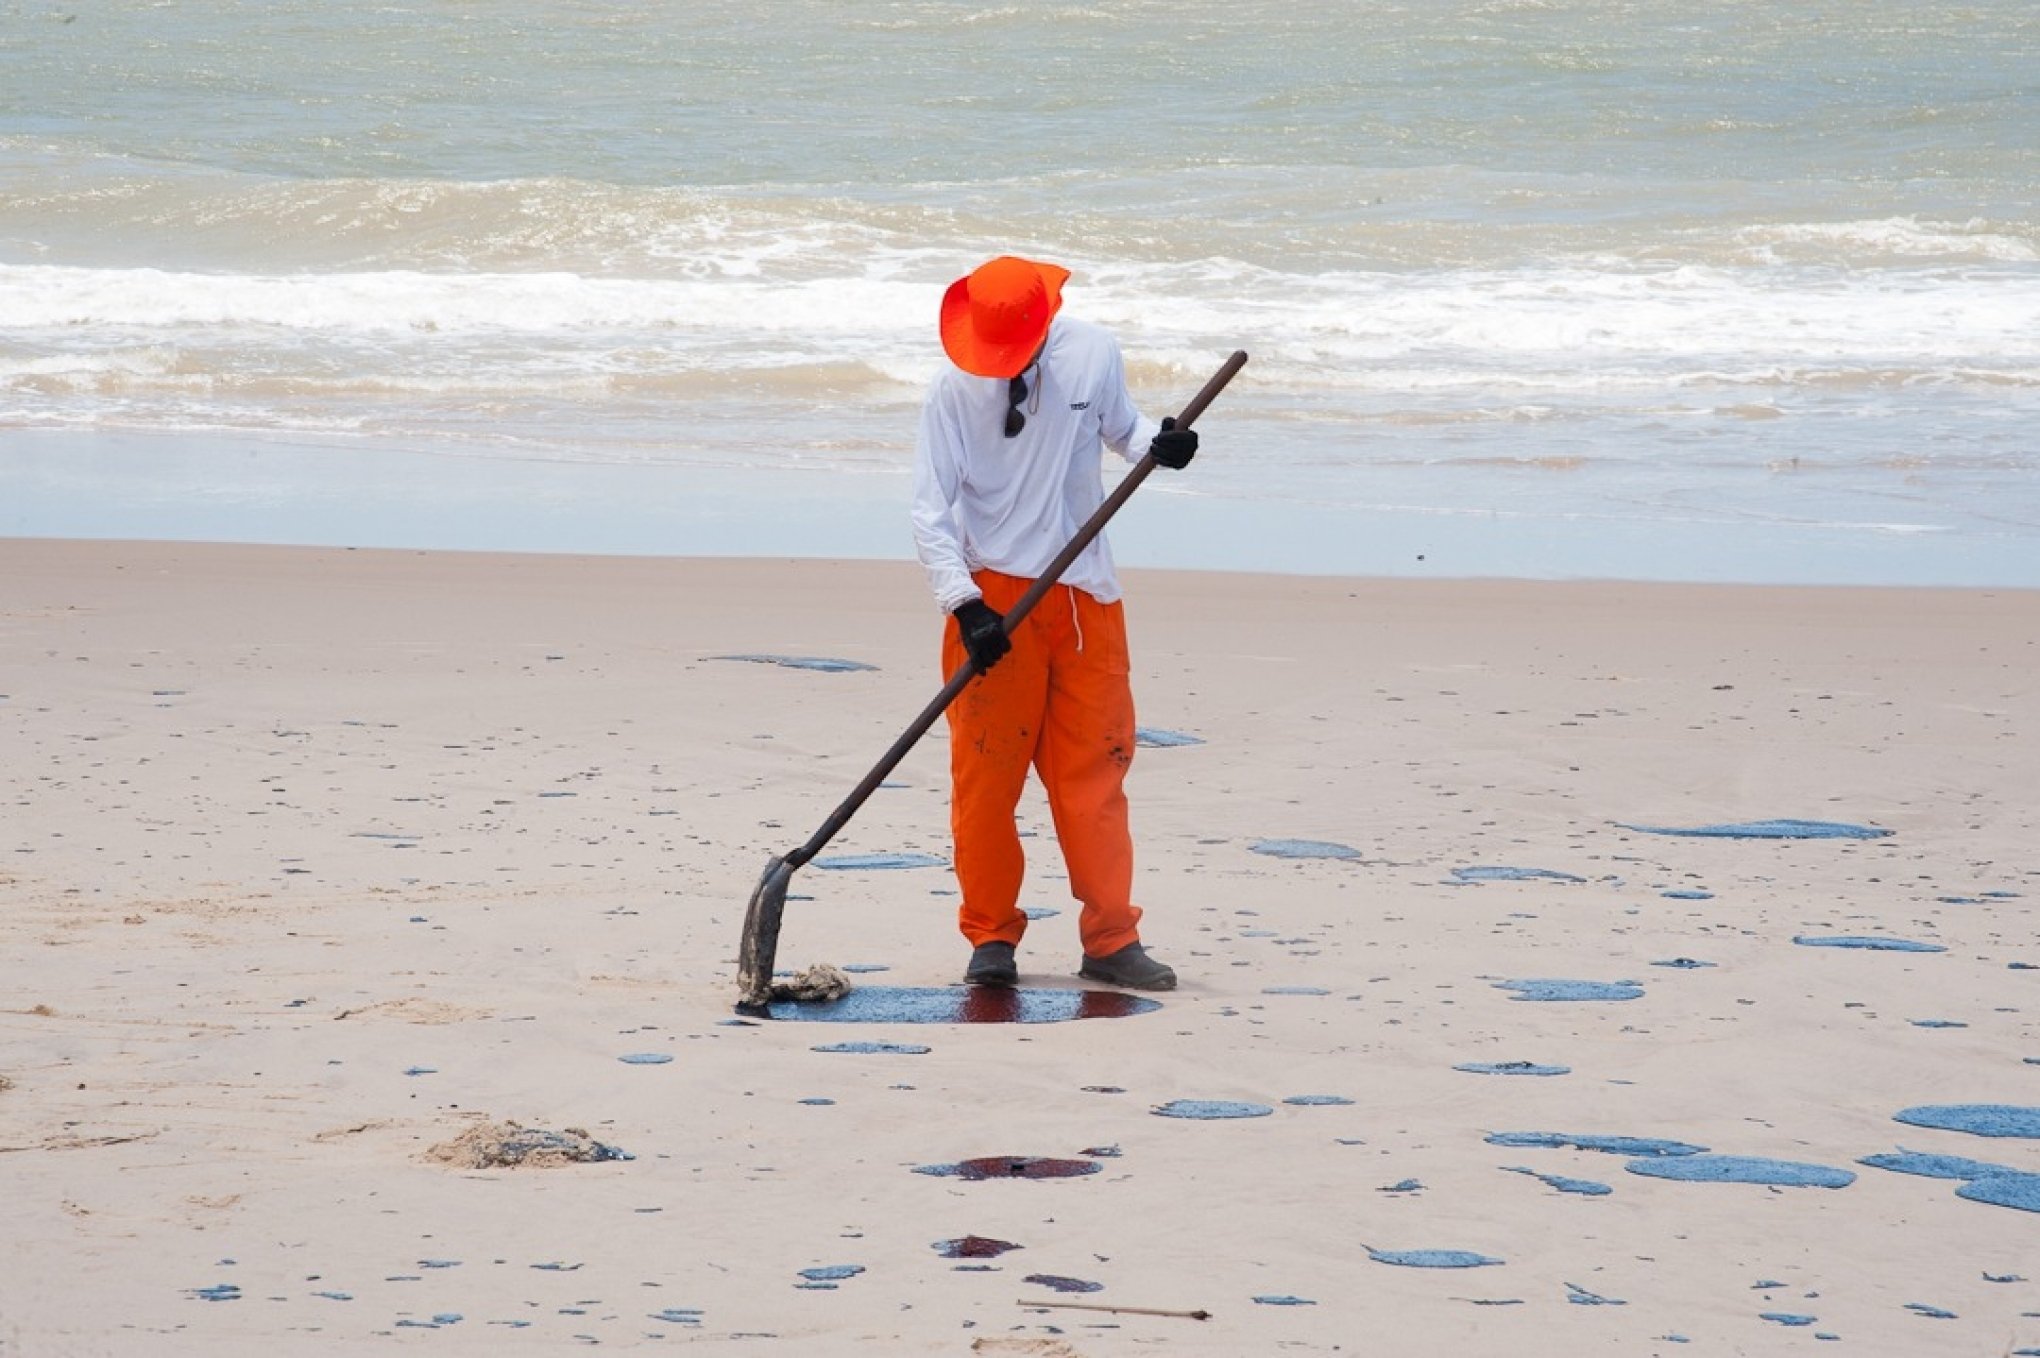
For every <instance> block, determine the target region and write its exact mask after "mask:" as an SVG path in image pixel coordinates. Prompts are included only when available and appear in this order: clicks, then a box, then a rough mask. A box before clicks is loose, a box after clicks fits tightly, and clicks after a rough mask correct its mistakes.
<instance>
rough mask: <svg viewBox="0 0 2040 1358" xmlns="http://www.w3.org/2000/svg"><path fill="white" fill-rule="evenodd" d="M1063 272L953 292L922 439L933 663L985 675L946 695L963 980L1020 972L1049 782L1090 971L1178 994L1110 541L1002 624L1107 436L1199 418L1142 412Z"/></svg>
mask: <svg viewBox="0 0 2040 1358" xmlns="http://www.w3.org/2000/svg"><path fill="white" fill-rule="evenodd" d="M1069 276H1070V274H1069V270H1067V269H1063V268H1059V267H1058V266H1056V265H1053V264H1043V263H1038V262H1035V261H1033V260H1026V259H1016V258H1013V257H1011V256H1002V257H1000V258H998V259H994V260H991V261H990V262H989V263H986V264H984V265H982V266H980V267H979V268H977V269H976V270H975V271H973V272H972V273H971V274H970V275H968V276H967V277H964V278H961V279H958V280H957V281H956V282H955V283H954V284H953V285H951V286H950V288H949V290H948V292H947V293H946V294H945V295H944V297H943V299H942V313H941V333H942V347H943V349H944V350H945V351H946V352H947V354H948V355H949V360H950V361H949V363H948V364H946V365H944V367H943V369H942V371H940V372H939V373H937V374H936V376H935V379H934V381H933V382H932V383H931V384H930V385H929V388H928V393H927V397H926V399H925V401H924V402H923V404H922V407H921V425H920V433H919V437H918V440H917V443H916V447H915V454H914V506H913V518H914V540H915V543H916V546H917V548H918V550H919V554H920V558H921V564H922V565H923V566H925V567H926V568H927V572H928V581H929V584H930V586H931V587H932V588H933V590H934V593H935V601H936V603H937V604H938V605H940V607H941V609H942V611H943V612H944V613H945V614H947V615H948V619H947V621H946V623H945V624H944V629H943V639H942V665H943V670H944V672H945V673H954V672H955V671H956V669H957V667H959V666H960V665H962V664H963V663H964V661H965V659H966V658H968V659H970V660H972V661H974V662H975V663H976V664H977V666H978V668H979V669H980V671H981V673H980V674H979V675H978V677H977V678H975V679H973V680H972V681H971V682H970V684H969V686H968V687H966V688H965V689H964V690H963V691H962V693H961V694H959V695H958V697H957V699H956V701H955V702H953V703H952V704H950V707H949V710H948V714H947V715H948V722H949V766H950V780H951V790H950V830H951V833H952V835H953V836H954V839H955V863H956V877H957V883H958V885H959V886H960V887H961V889H962V896H963V901H962V904H961V906H960V907H959V909H958V924H959V926H960V928H961V929H962V931H963V936H964V937H965V938H966V939H968V940H969V941H970V944H971V949H972V951H971V956H970V963H969V966H968V968H967V969H966V970H965V972H964V979H965V980H966V981H969V982H971V983H973V984H976V985H987V986H1010V985H1013V984H1015V983H1016V982H1017V981H1018V980H1019V969H1018V967H1017V965H1016V963H1015V959H1014V950H1015V948H1016V947H1017V946H1018V945H1019V943H1020V939H1021V936H1022V935H1023V934H1024V933H1025V932H1026V930H1027V916H1026V915H1025V914H1023V913H1022V912H1021V909H1020V883H1021V877H1022V874H1023V872H1024V870H1025V856H1024V853H1023V851H1022V849H1021V845H1020V834H1019V830H1018V827H1017V826H1016V825H1015V823H1014V812H1015V809H1016V808H1017V807H1018V805H1019V802H1020V794H1021V792H1022V790H1023V788H1024V787H1025V785H1026V781H1027V773H1028V770H1029V769H1030V768H1032V769H1033V770H1034V772H1035V773H1036V774H1037V775H1038V776H1039V777H1040V780H1041V786H1042V790H1043V791H1044V792H1045V793H1046V794H1047V796H1048V804H1049V809H1050V811H1051V813H1052V814H1053V816H1054V819H1055V832H1056V839H1057V840H1058V841H1059V843H1060V844H1061V847H1062V855H1063V862H1064V863H1065V865H1066V866H1067V867H1068V869H1069V881H1070V894H1071V895H1072V896H1073V897H1075V898H1076V899H1077V901H1079V902H1080V903H1081V904H1082V906H1083V909H1082V912H1081V914H1080V915H1079V917H1078V924H1077V927H1078V932H1079V935H1080V937H1081V939H1082V943H1083V954H1084V956H1083V963H1082V965H1081V967H1080V968H1079V974H1080V975H1082V976H1085V977H1088V978H1090V979H1092V980H1097V981H1104V982H1107V983H1108V984H1112V985H1118V986H1126V987H1131V988H1134V989H1139V990H1169V989H1173V988H1174V986H1175V984H1176V973H1175V972H1174V971H1172V970H1171V969H1170V968H1169V967H1167V966H1165V965H1164V964H1163V963H1161V962H1160V961H1157V960H1156V959H1155V958H1153V957H1151V956H1150V955H1149V954H1148V951H1147V949H1146V947H1145V946H1143V944H1142V943H1141V939H1140V918H1141V912H1140V909H1139V907H1137V906H1135V905H1134V903H1133V836H1132V832H1131V830H1130V829H1129V827H1128V823H1127V805H1126V793H1125V790H1124V783H1125V779H1126V771H1127V768H1128V766H1129V765H1130V764H1131V763H1132V762H1133V749H1134V720H1133V691H1132V687H1131V685H1130V683H1129V680H1128V670H1129V666H1128V662H1127V648H1126V623H1125V618H1124V613H1123V608H1122V605H1121V603H1120V589H1119V579H1118V576H1117V575H1116V574H1115V573H1114V570H1113V566H1112V553H1111V550H1110V548H1109V547H1108V546H1107V545H1106V542H1105V539H1104V538H1103V537H1102V536H1100V537H1099V538H1097V539H1096V540H1095V541H1093V542H1092V543H1091V544H1090V546H1089V547H1087V548H1086V549H1085V550H1084V552H1083V553H1082V554H1081V555H1080V556H1078V557H1077V559H1076V560H1075V561H1074V562H1072V563H1071V565H1070V567H1069V569H1068V571H1067V572H1065V574H1064V575H1063V577H1062V579H1061V580H1060V581H1059V582H1058V583H1057V584H1056V586H1055V587H1054V588H1053V589H1052V590H1051V591H1050V592H1049V594H1048V595H1047V596H1045V597H1044V598H1043V599H1042V600H1041V603H1040V605H1039V606H1038V607H1036V608H1035V609H1034V610H1033V612H1031V613H1030V614H1028V615H1027V616H1026V617H1025V618H1023V619H1022V620H1021V623H1020V625H1019V627H1018V629H1017V630H1016V631H1015V632H1014V634H1013V635H1012V636H1011V637H1010V638H1008V636H1007V635H1006V632H1005V618H1004V613H1005V612H1006V610H1008V609H1010V608H1011V607H1012V606H1013V605H1014V604H1015V603H1016V602H1018V600H1019V599H1020V597H1021V595H1023V594H1025V593H1026V592H1027V589H1028V587H1029V585H1031V584H1032V583H1033V581H1034V579H1035V577H1036V576H1038V575H1040V574H1042V573H1044V572H1045V571H1046V569H1047V568H1048V566H1049V563H1050V562H1051V561H1053V560H1054V558H1055V556H1056V554H1057V552H1059V551H1060V550H1061V549H1062V547H1063V546H1064V545H1065V544H1066V543H1068V542H1069V541H1070V540H1071V539H1072V538H1073V537H1074V536H1075V535H1076V532H1077V529H1078V528H1079V527H1080V526H1081V525H1082V524H1083V523H1084V521H1085V520H1086V519H1087V518H1089V517H1090V515H1091V512H1092V511H1093V510H1095V509H1096V508H1097V507H1098V506H1099V505H1100V504H1101V503H1102V502H1103V500H1104V498H1105V492H1104V486H1103V481H1102V476H1101V467H1102V464H1103V450H1104V449H1106V448H1110V449H1111V450H1112V451H1113V452H1114V453H1116V454H1118V455H1119V456H1120V457H1122V458H1126V459H1127V460H1129V461H1134V460H1138V458H1139V457H1140V455H1141V454H1142V453H1151V454H1152V455H1153V457H1154V460H1155V462H1156V463H1157V464H1158V465H1160V466H1163V467H1171V468H1177V469H1180V468H1182V467H1184V466H1186V465H1187V464H1188V463H1189V461H1190V459H1191V457H1192V455H1194V454H1195V453H1196V451H1197V434H1196V431H1195V430H1190V429H1177V428H1175V427H1174V425H1175V422H1174V420H1163V421H1161V422H1160V423H1159V424H1157V423H1156V422H1155V421H1153V420H1151V419H1148V418H1146V417H1144V416H1143V415H1141V413H1140V412H1139V411H1138V410H1136V409H1135V408H1134V403H1133V398H1132V397H1131V395H1129V394H1128V392H1127V389H1126V371H1125V365H1124V361H1123V360H1122V359H1121V357H1120V352H1119V345H1118V342H1117V341H1116V340H1115V339H1114V338H1113V337H1112V335H1111V334H1110V333H1108V332H1107V331H1105V330H1104V329H1102V328H1101V327H1099V326H1097V325H1094V324H1091V323H1089V322H1086V321H1082V320H1077V319H1073V318H1071V317H1066V316H1063V315H1061V314H1060V312H1061V308H1062V288H1063V284H1064V282H1065V281H1067V280H1068V278H1069Z"/></svg>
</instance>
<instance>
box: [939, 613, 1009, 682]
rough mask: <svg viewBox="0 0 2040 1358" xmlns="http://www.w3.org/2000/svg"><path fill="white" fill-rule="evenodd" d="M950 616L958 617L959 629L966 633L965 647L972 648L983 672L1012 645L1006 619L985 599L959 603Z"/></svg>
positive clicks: (963, 634)
mask: <svg viewBox="0 0 2040 1358" xmlns="http://www.w3.org/2000/svg"><path fill="white" fill-rule="evenodd" d="M950 616H951V617H954V618H955V619H956V630H957V631H958V632H959V633H961V634H962V636H963V648H964V649H965V650H966V651H969V652H970V658H971V660H972V661H973V662H974V663H975V664H976V665H977V667H978V671H979V672H980V673H982V672H984V671H985V670H988V669H990V668H991V667H992V666H994V665H996V664H998V663H999V659H1000V657H1001V656H1003V655H1005V654H1006V652H1008V651H1010V650H1012V649H1013V643H1012V641H1011V640H1010V639H1009V638H1008V637H1007V636H1006V620H1005V619H1004V618H1003V617H1001V616H1000V615H999V613H998V611H997V610H996V609H994V608H992V606H991V605H989V604H987V603H986V602H985V601H984V600H983V599H972V600H970V601H969V602H968V603H961V604H958V605H957V606H956V608H955V611H954V612H952V613H951V615H950Z"/></svg>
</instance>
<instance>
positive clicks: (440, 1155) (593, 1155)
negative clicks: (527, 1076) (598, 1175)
mask: <svg viewBox="0 0 2040 1358" xmlns="http://www.w3.org/2000/svg"><path fill="white" fill-rule="evenodd" d="M631 1158H633V1157H632V1156H631V1155H630V1153H629V1152H627V1151H623V1150H620V1149H618V1148H617V1147H615V1146H610V1145H606V1144H604V1143H603V1142H600V1141H597V1140H595V1139H594V1138H593V1137H591V1136H589V1135H588V1134H587V1133H586V1132H584V1131H582V1130H581V1129H580V1128H579V1127H569V1128H567V1129H565V1130H564V1131H558V1132H552V1131H547V1130H545V1129H544V1128H541V1127H524V1126H520V1125H519V1124H517V1123H515V1122H496V1121H487V1122H479V1123H476V1124H475V1125H474V1126H472V1127H470V1128H468V1129H467V1130H466V1131H464V1132H462V1133H461V1134H460V1135H459V1136H457V1137H455V1138H454V1139H453V1140H451V1141H443V1142H441V1143H440V1144H439V1145H437V1146H434V1147H432V1148H431V1149H430V1150H428V1151H426V1152H425V1159H426V1160H427V1161H428V1162H430V1163H432V1164H435V1165H447V1166H450V1167H452V1168H454V1169H552V1168H555V1167H557V1166H560V1165H587V1164H594V1163H597V1162H599V1161H603V1160H629V1159H631Z"/></svg>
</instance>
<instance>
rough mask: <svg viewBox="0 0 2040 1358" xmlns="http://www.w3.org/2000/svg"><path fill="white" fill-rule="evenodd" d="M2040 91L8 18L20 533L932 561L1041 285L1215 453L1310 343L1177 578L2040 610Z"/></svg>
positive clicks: (1330, 54) (1892, 38)
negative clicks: (1253, 575)
mask: <svg viewBox="0 0 2040 1358" xmlns="http://www.w3.org/2000/svg"><path fill="white" fill-rule="evenodd" d="M2036 71H2040V7H2036V6H2035V5H2034V4H2032V3H2031V0H1972V2H1970V3H1948V2H1945V0H1852V3H1850V4H1848V5H1840V6H1809V5H1805V4H1803V3H1782V2H1774V0H1478V2H1477V0H1406V2H1405V3H1381V2H1378V0H1345V2H1343V3H1323V2H1320V0H1281V3H1275V2H1274V0H1226V2H1225V3H1217V2H1216V0H1170V3H1166V4H1164V3H1159V0H1155V2H1152V3H1151V2H1149V0H1100V2H1099V3H1092V4H1072V5H1054V4H1048V5H998V4H987V3H977V2H973V0H837V2H836V3H822V2H821V0H743V2H742V3H735V2H733V0H694V2H693V3H689V4H685V5H675V4H667V3H650V0H640V2H639V3H597V2H596V0H580V2H578V3H577V2H574V0H491V3H488V4H476V3H457V2H456V0H395V2H392V3H372V4H367V5H361V6H342V5H334V4H332V3H330V0H113V2H110V3H104V4H96V5H95V4H86V3H83V2H82V0H80V2H79V3H67V2H66V0H56V3H43V2H42V0H36V3H17V2H15V0H0V532H9V533H25V534H83V535H94V534H129V535H132V534H139V535H144V536H163V537H180V536H200V537H235V538H250V539H256V540H278V539H282V540H345V541H358V542H364V543H370V542H383V541H387V542H391V543H403V544H406V545H426V546H432V545H444V546H499V547H532V548H539V549H551V548H571V549H577V550H632V551H670V552H701V551H710V552H726V551H739V550H757V551H761V552H765V553H769V554H802V553H848V554H856V555H896V556H905V555H908V554H910V552H911V544H910V541H909V539H908V537H907V533H906V526H905V510H904V501H905V497H906V480H907V468H908V465H909V463H910V459H911V453H912V437H913V427H914V415H915V410H916V406H917V404H918V400H919V395H920V391H921V389H922V387H923V385H924V384H925V383H926V381H927V379H928V378H929V376H930V375H931V374H932V373H933V372H934V371H935V369H936V367H937V365H938V364H939V363H941V362H942V361H943V360H942V356H941V352H940V348H939V345H938V343H937V341H936V338H935V332H934V317H935V312H936V306H937V302H938V299H939V297H940V295H941V292H942V289H943V288H944V287H945V286H946V285H947V284H948V283H949V282H950V281H951V280H952V279H954V278H955V277H957V276H958V275H959V274H961V273H963V272H965V271H967V270H968V269H969V268H970V267H972V266H973V265H974V264H976V263H977V262H979V261H980V260H982V259H983V258H986V257H988V256H989V255H992V254H996V253H1002V252H1014V253H1022V254H1032V255H1037V256H1040V257H1044V258H1050V259H1054V260H1057V261H1060V262H1062V263H1064V264H1066V265H1067V266H1069V267H1070V268H1071V269H1073V270H1074V271H1075V277H1074V279H1073V281H1072V283H1071V285H1070V287H1069V289H1068V292H1067V305H1068V306H1069V308H1070V309H1071V311H1072V312H1073V313H1075V314H1082V315H1084V316H1087V317H1089V318H1092V319H1094V320H1098V321H1101V322H1103V323H1105V324H1107V325H1109V326H1112V327H1114V328H1115V329H1116V330H1117V331H1118V332H1119V334H1120V336H1121V339H1122V342H1123V344H1124V346H1125V349H1126V352H1127V356H1128V361H1129V374H1130V377H1131V380H1132V382H1133V384H1134V387H1135V390H1136V394H1137V395H1139V396H1140V398H1141V400H1142V402H1143V404H1144V405H1146V406H1147V407H1148V408H1150V409H1151V410H1153V411H1155V412H1156V413H1162V412H1165V411H1167V410H1169V409H1171V408H1173V407H1174V406H1176V405H1179V404H1180V403H1181V402H1182V401H1183V400H1185V399H1187V398H1188V396H1189V395H1190V394H1191V393H1193V392H1194V391H1195V390H1196V389H1197V387H1198V385H1199V384H1200V383H1201V382H1202V381H1203V379H1204V377H1205V376H1206V375H1207V374H1208V373H1209V372H1210V371H1211V370H1212V369H1213V368H1214V367H1215V366H1216V365H1217V363H1218V362H1219V361H1220V360H1221V359H1222V358H1223V357H1224V356H1225V354H1227V353H1229V352H1230V351H1231V350H1233V349H1235V348H1244V349H1246V350H1248V351H1249V352H1250V353H1251V354H1252V356H1253V361H1252V363H1251V364H1250V366H1249V367H1248V368H1247V370H1246V372H1245V373H1243V374H1242V376H1241V377H1240V378H1239V379H1238V380H1237V381H1236V382H1235V383H1234V386H1233V389H1232V390H1230V391H1228V392H1227V393H1226V395H1225V396H1224V397H1223V398H1222V400H1221V401H1220V402H1219V404H1217V405H1215V406H1214V407H1213V409H1212V411H1211V413H1210V414H1209V415H1207V416H1206V418H1205V422H1204V429H1205V436H1206V444H1205V453H1204V455H1203V456H1202V457H1201V458H1200V459H1199V461H1198V462H1197V463H1196V464H1195V465H1194V466H1193V467H1192V468H1191V469H1190V470H1189V471H1188V472H1186V473H1184V474H1182V475H1180V476H1167V477H1158V478H1156V479H1154V480H1152V481H1150V483H1149V487H1150V488H1149V489H1144V490H1143V492H1142V498H1141V502H1140V503H1139V505H1138V506H1136V507H1135V508H1133V509H1129V511H1128V516H1127V518H1128V521H1127V522H1126V524H1125V525H1124V526H1115V530H1114V536H1115V538H1116V539H1117V540H1118V541H1119V543H1120V555H1121V558H1122V560H1124V561H1127V562H1129V563H1131V564H1142V563H1149V564H1163V565H1209V566H1218V567H1229V568H1261V569H1275V570H1304V571H1334V572H1355V573H1367V574H1386V573H1410V574H1424V573H1435V574H1445V575H1453V574H1460V575H1464V574H1500V575H1618V576H1628V577H1633V578H1674V579H1770V580H1811V581H1820V580H1836V581H1864V582H1869V581H1880V582H1882V581H1890V582H1918V583H1967V584H2014V585H2040V437H2036V434H2035V432H2034V431H2035V430H2036V429H2040V80H2036V78H2035V75H2034V73H2035V72H2036ZM789 506H791V507H792V508H789ZM1136 511H1137V512H1136Z"/></svg>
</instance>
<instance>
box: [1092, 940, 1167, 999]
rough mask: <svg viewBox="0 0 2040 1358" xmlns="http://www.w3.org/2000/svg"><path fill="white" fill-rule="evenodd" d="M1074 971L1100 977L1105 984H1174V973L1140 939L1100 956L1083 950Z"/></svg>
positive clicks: (1163, 987)
mask: <svg viewBox="0 0 2040 1358" xmlns="http://www.w3.org/2000/svg"><path fill="white" fill-rule="evenodd" d="M1077 975H1079V976H1082V977H1084V978H1086V979H1088V980H1092V981H1103V982H1105V984H1107V985H1116V986H1124V987H1125V988H1126V989H1128V990H1174V989H1175V988H1176V973H1175V972H1174V971H1172V970H1171V969H1170V968H1168V967H1166V966H1164V965H1163V964H1162V963H1160V962H1157V961H1156V960H1155V959H1154V958H1152V957H1149V956H1148V950H1147V948H1146V946H1145V945H1144V944H1140V943H1129V944H1127V945H1126V946H1125V947H1123V948H1121V949H1120V950H1119V951H1118V952H1116V953H1110V954H1108V955H1106V956H1104V957H1093V956H1091V955H1090V954H1089V953H1085V954H1084V965H1083V966H1081V967H1079V968H1077Z"/></svg>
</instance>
